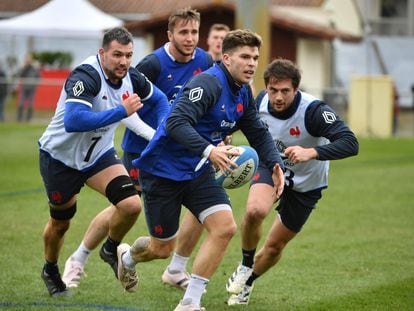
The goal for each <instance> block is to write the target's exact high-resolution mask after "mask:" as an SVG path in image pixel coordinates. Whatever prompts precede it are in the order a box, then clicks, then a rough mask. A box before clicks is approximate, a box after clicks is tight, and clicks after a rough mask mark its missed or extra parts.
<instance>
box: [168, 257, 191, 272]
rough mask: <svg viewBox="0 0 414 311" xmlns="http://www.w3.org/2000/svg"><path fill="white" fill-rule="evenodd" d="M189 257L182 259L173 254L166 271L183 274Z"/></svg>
mask: <svg viewBox="0 0 414 311" xmlns="http://www.w3.org/2000/svg"><path fill="white" fill-rule="evenodd" d="M189 258H190V257H184V256H181V255H178V254H177V253H174V255H173V257H172V259H171V262H170V265H169V266H168V271H169V272H170V273H174V272H184V271H185V269H186V267H187V262H188V259H189Z"/></svg>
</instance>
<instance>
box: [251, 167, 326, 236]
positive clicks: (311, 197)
mask: <svg viewBox="0 0 414 311" xmlns="http://www.w3.org/2000/svg"><path fill="white" fill-rule="evenodd" d="M257 183H262V184H268V185H270V186H272V187H273V180H272V173H271V172H270V170H269V169H268V168H267V167H265V166H263V165H261V164H259V167H258V168H257V172H256V175H255V176H254V177H253V179H252V182H251V184H252V185H253V184H257ZM321 197H322V189H316V190H311V191H307V192H297V191H294V190H292V189H289V188H288V187H286V186H285V188H284V190H283V193H282V197H281V198H280V200H279V205H278V207H277V208H276V210H277V211H278V212H279V215H280V219H281V221H282V223H283V224H284V225H285V226H286V227H287V228H288V229H289V230H292V231H293V232H299V231H300V230H301V229H302V227H303V225H304V224H305V223H306V221H307V220H308V218H309V216H310V214H311V213H312V210H313V209H314V208H315V206H316V203H317V202H318V201H319V199H320V198H321Z"/></svg>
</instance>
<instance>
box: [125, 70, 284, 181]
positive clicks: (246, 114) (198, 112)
mask: <svg viewBox="0 0 414 311" xmlns="http://www.w3.org/2000/svg"><path fill="white" fill-rule="evenodd" d="M236 125H237V127H238V128H239V129H241V130H242V132H243V133H244V134H245V136H246V137H247V139H248V141H249V143H250V145H251V146H252V147H253V148H255V149H256V150H257V152H258V154H259V157H260V158H261V160H262V161H263V162H264V163H265V164H266V165H268V166H269V168H270V169H271V168H273V166H274V165H275V164H276V163H279V164H280V165H281V166H282V167H283V162H282V160H281V158H280V155H279V153H278V152H277V150H276V148H275V146H274V144H273V142H272V138H271V136H270V134H269V132H268V131H267V129H266V127H265V125H264V124H263V122H261V121H260V119H259V117H258V114H257V110H256V108H255V106H254V101H253V98H252V94H251V91H250V88H249V86H247V85H242V86H241V87H240V86H237V85H236V84H235V82H234V81H233V80H232V78H231V77H230V75H229V73H228V72H227V70H226V69H225V67H224V65H223V64H220V65H218V66H213V67H211V68H210V69H208V70H206V71H205V72H203V73H201V74H199V75H197V76H195V77H193V78H192V79H190V80H189V81H188V83H187V84H186V85H185V86H184V87H183V88H182V89H181V90H180V93H179V95H178V97H177V99H176V100H175V101H174V103H173V107H172V109H171V112H170V114H169V115H168V117H167V118H166V119H165V120H164V121H163V122H162V124H161V125H160V127H159V129H158V130H157V131H156V133H155V136H154V137H153V139H152V140H151V141H150V142H149V144H148V146H147V148H146V149H145V150H144V152H143V153H142V154H141V157H140V158H139V159H136V160H134V161H133V165H135V166H137V167H138V168H140V169H141V170H144V171H147V172H149V173H151V174H153V175H156V176H160V177H164V178H168V179H172V180H177V181H180V180H190V179H194V178H197V177H198V176H199V175H200V174H201V173H202V172H203V171H204V170H205V169H207V168H208V167H209V166H210V165H211V164H210V162H209V161H207V162H206V163H205V164H204V165H203V166H202V167H201V168H200V169H199V170H197V171H196V170H195V168H196V167H197V165H198V163H199V162H200V160H201V158H202V153H203V151H204V150H205V148H206V147H207V146H208V145H210V144H213V145H217V144H218V143H219V142H220V141H222V140H223V138H224V137H225V136H226V135H227V134H229V133H231V132H232V131H233V130H234V128H235V127H236Z"/></svg>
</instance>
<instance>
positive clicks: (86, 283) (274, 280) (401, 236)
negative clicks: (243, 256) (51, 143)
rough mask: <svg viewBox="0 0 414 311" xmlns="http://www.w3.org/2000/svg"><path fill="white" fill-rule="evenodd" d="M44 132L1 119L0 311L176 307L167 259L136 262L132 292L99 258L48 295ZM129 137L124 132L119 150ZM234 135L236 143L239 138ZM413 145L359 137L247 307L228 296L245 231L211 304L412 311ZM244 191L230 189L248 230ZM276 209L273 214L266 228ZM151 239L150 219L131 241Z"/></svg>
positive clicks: (73, 240)
mask: <svg viewBox="0 0 414 311" xmlns="http://www.w3.org/2000/svg"><path fill="white" fill-rule="evenodd" d="M44 128H45V125H39V124H37V125H32V124H31V125H20V124H0V137H1V140H0V202H1V203H0V215H1V222H0V226H1V230H0V249H1V252H0V263H1V278H0V309H9V310H56V309H60V308H62V309H65V310H86V309H88V310H120V311H125V310H139V311H143V310H148V311H150V310H151V311H152V310H173V309H174V307H175V305H176V304H177V302H178V301H179V300H180V299H181V297H182V292H180V291H178V290H176V289H172V288H169V287H166V286H163V285H162V283H161V281H160V276H161V274H162V271H163V270H164V268H165V266H166V265H167V263H168V260H159V261H153V262H150V263H145V264H139V265H138V266H137V269H138V272H139V275H140V287H139V290H138V291H137V292H136V293H133V294H127V293H124V292H123V290H122V288H121V286H120V284H118V282H117V281H116V280H115V278H114V276H113V273H112V271H111V270H110V269H109V266H107V264H105V263H103V262H102V261H101V260H100V259H99V256H98V254H97V252H94V253H93V254H92V256H91V257H90V259H89V263H88V265H87V267H86V273H87V274H88V277H87V278H85V279H84V280H83V281H82V283H81V286H80V288H79V289H77V290H75V295H74V296H73V297H72V298H69V299H53V298H50V297H49V296H48V294H47V291H46V289H45V287H44V284H43V282H42V280H41V279H40V271H41V267H42V264H43V242H42V231H43V228H44V224H45V223H46V221H47V219H48V215H49V212H48V207H47V200H46V195H45V194H44V192H43V185H42V182H41V178H40V175H39V170H38V153H37V140H38V138H39V137H40V135H41V133H42V132H43V130H44ZM120 134H121V131H120V132H119V133H118V136H117V146H119V138H120ZM241 139H242V138H241V137H236V143H241V142H242V140H241ZM413 184H414V139H413V138H400V139H396V138H395V139H360V154H359V155H358V156H357V157H354V158H350V159H346V160H342V161H337V162H331V171H330V186H329V189H328V190H326V191H325V192H324V197H323V199H322V200H321V202H320V203H319V205H318V208H317V209H316V210H315V212H314V213H313V215H312V217H311V218H310V220H309V222H308V224H307V225H306V226H305V228H304V229H303V231H302V233H301V234H300V235H299V236H298V237H297V238H296V239H295V240H294V241H293V242H292V243H291V244H290V245H289V246H288V247H287V249H286V251H285V254H284V257H283V258H282V260H281V262H280V264H279V265H278V266H277V267H275V268H274V269H272V270H271V271H269V272H268V273H267V274H266V275H264V276H263V277H262V278H260V279H258V280H257V281H256V283H255V284H256V286H255V290H254V292H253V295H252V298H251V300H250V304H249V305H248V306H247V307H227V305H226V304H225V301H226V300H227V297H228V296H227V294H226V292H225V289H224V285H225V282H226V280H227V278H228V276H229V275H230V274H231V273H232V272H233V270H234V268H235V267H236V265H237V263H238V261H239V260H240V246H239V245H240V235H239V234H237V236H235V237H234V239H233V240H232V242H231V245H230V247H229V249H228V250H227V253H226V256H225V258H224V260H223V262H222V264H221V266H220V267H219V269H218V271H217V272H216V274H215V275H214V277H213V278H212V279H211V280H210V284H209V285H208V288H207V289H208V292H207V294H206V295H204V297H203V301H202V302H203V305H204V306H205V307H206V308H207V310H209V311H212V310H214V311H216V310H414V197H413V192H414V186H413ZM247 190H248V188H247V187H246V186H245V187H243V188H241V189H239V190H231V191H229V194H230V196H231V199H232V202H233V207H234V213H235V217H236V219H237V222H238V223H240V219H241V215H242V213H243V208H244V202H245V198H246V192H247ZM106 205H107V201H106V199H105V198H102V197H100V196H99V195H98V194H97V193H94V192H93V191H91V190H90V189H88V188H86V187H85V188H84V189H83V191H82V192H81V194H80V195H79V202H78V212H77V214H76V216H75V218H74V219H73V221H72V226H71V229H70V230H69V231H68V233H67V235H66V241H65V245H64V247H63V251H62V255H61V258H60V262H59V264H60V267H61V271H63V266H64V262H65V260H66V258H67V257H68V256H69V255H70V253H71V252H72V251H74V250H75V248H76V247H77V246H78V244H79V242H80V240H81V238H82V236H83V233H84V231H85V230H86V227H87V225H88V223H89V221H90V220H91V219H92V218H93V216H94V215H95V214H96V213H98V211H100V210H101V209H102V208H104V207H105V206H106ZM273 217H274V214H271V215H269V217H268V219H267V220H266V223H265V227H266V229H267V228H268V227H269V225H270V223H271V222H272V219H273ZM145 233H146V227H145V221H144V217H143V215H141V217H140V219H139V220H138V222H137V223H136V225H135V227H134V228H133V230H131V231H130V232H129V234H128V235H127V237H126V238H125V241H126V242H128V243H132V242H133V241H134V240H135V238H136V237H137V236H138V235H142V234H145Z"/></svg>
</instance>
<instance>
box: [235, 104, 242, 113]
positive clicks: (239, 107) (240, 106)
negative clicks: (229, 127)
mask: <svg viewBox="0 0 414 311" xmlns="http://www.w3.org/2000/svg"><path fill="white" fill-rule="evenodd" d="M236 109H237V112H238V113H241V112H243V104H242V103H238V104H237V106H236Z"/></svg>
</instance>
